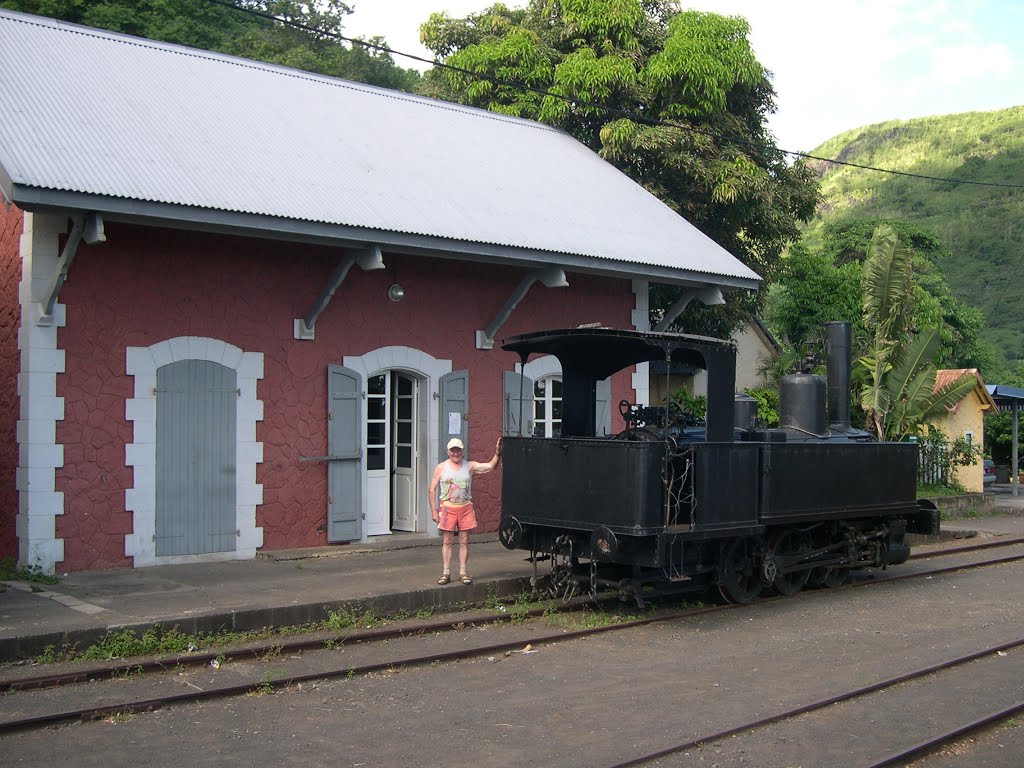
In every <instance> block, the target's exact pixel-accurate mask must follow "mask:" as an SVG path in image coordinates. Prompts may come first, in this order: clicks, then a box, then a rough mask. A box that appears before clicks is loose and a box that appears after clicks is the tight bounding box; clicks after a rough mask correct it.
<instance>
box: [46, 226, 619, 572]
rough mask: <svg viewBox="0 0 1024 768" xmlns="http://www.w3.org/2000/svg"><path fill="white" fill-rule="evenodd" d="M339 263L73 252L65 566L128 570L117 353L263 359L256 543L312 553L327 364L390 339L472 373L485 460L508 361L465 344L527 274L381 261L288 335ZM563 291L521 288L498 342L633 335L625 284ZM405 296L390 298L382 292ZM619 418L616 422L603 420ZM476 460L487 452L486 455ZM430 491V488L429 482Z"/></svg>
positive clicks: (483, 495) (317, 255) (127, 430)
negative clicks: (198, 345)
mask: <svg viewBox="0 0 1024 768" xmlns="http://www.w3.org/2000/svg"><path fill="white" fill-rule="evenodd" d="M340 256H341V254H340V252H339V251H337V250H335V249H329V248H321V247H314V246H299V245H294V244H288V243H277V242H271V241H260V240H247V239H241V238H231V237H221V236H212V235H200V234H193V233H187V232H177V231H169V230H168V231H164V230H152V229H146V228H140V227H130V226H127V225H108V226H107V242H105V243H102V244H98V245H95V246H85V245H82V246H81V247H80V249H79V252H78V256H77V257H76V260H75V263H74V266H73V267H72V270H71V273H70V275H69V278H68V282H67V283H66V284H65V286H64V288H63V289H62V291H61V296H60V301H61V302H62V303H63V304H65V306H66V307H67V326H66V327H64V328H62V329H60V331H59V335H58V345H59V347H61V348H62V349H64V350H65V351H66V366H65V367H66V372H65V373H64V374H61V375H58V377H57V394H58V395H59V396H62V397H64V399H65V401H64V402H65V420H64V421H63V422H58V425H57V441H58V442H59V443H63V444H64V463H65V465H64V467H63V468H62V469H58V470H57V490H59V491H63V492H64V507H65V514H64V515H63V516H62V517H60V518H58V520H57V535H58V536H59V537H63V538H64V540H65V541H64V551H65V560H64V562H63V563H62V564H58V569H59V570H61V571H71V570H81V569H91V568H110V567H118V566H129V565H131V561H130V558H126V557H125V556H124V534H126V533H129V532H130V531H131V515H130V513H128V512H126V511H125V504H124V491H125V489H126V488H129V487H131V486H132V484H133V483H132V476H131V468H129V467H126V466H125V444H126V443H130V442H132V425H131V423H130V422H128V421H126V419H125V400H126V399H128V398H130V397H132V395H133V391H132V388H133V380H132V378H131V377H129V376H128V375H127V374H126V373H125V348H126V347H129V346H139V347H144V346H149V345H151V344H155V343H157V342H159V341H163V340H165V339H168V338H172V337H176V336H209V337H213V338H217V339H221V340H223V341H226V342H228V343H231V344H234V345H236V346H238V347H240V348H241V349H243V350H244V351H246V352H262V353H263V354H264V356H265V357H264V378H263V379H262V380H261V381H260V382H259V383H258V388H257V396H258V397H259V399H261V400H262V401H263V404H264V419H263V421H262V422H260V423H259V424H258V425H257V434H256V439H257V440H260V441H262V442H263V463H262V464H261V465H259V466H258V468H257V477H256V481H257V482H258V483H262V484H263V504H262V505H261V506H260V507H258V508H257V518H256V524H257V525H258V526H262V527H263V532H264V549H280V548H291V547H308V546H318V545H323V544H326V543H327V539H326V530H325V529H326V506H327V504H326V489H327V474H326V467H325V466H324V465H323V464H321V463H311V462H301V461H300V460H299V459H300V458H301V457H303V456H318V455H323V454H324V453H326V447H327V437H326V424H327V422H326V413H327V405H326V389H327V374H326V367H327V365H328V364H341V363H342V359H343V357H344V356H345V355H363V354H365V353H367V352H369V351H371V350H373V349H376V348H378V347H382V346H388V345H402V346H407V347H414V348H417V349H420V350H423V351H424V352H427V353H428V354H430V355H433V356H434V357H436V358H444V359H450V360H451V361H452V368H453V370H459V369H462V368H466V369H468V370H469V386H470V414H469V434H470V440H471V444H472V446H474V447H476V450H474V457H476V458H482V459H485V460H486V459H487V458H489V457H490V453H489V451H490V446H492V445H493V444H494V441H495V440H496V439H497V437H498V435H499V434H500V432H501V373H502V371H505V370H511V369H512V367H513V365H514V364H515V362H517V360H518V358H517V356H515V355H512V354H509V353H506V352H503V351H501V350H500V349H495V350H491V351H481V350H477V349H476V348H475V336H474V333H475V331H476V330H477V329H480V328H484V327H486V326H487V324H488V323H489V322H490V321H491V320H492V319H493V317H494V315H495V314H496V313H497V311H498V310H499V309H500V307H501V306H502V305H503V303H504V302H505V301H506V299H507V298H508V296H509V294H510V293H511V292H512V290H513V289H514V288H515V287H516V285H517V284H518V283H519V281H520V279H521V278H522V276H523V271H522V270H518V269H512V268H508V267H499V266H488V265H484V264H476V263H471V262H464V261H446V260H438V259H430V258H425V257H418V256H405V255H396V254H390V253H387V252H385V254H384V261H385V263H386V264H387V269H384V270H378V271H374V272H363V271H362V270H360V269H358V268H353V269H352V270H351V271H350V272H349V274H348V277H347V278H346V280H345V282H344V284H343V285H342V286H341V288H340V289H339V290H338V292H337V293H336V294H335V296H334V298H333V299H332V301H331V303H330V304H329V306H328V307H327V309H326V310H325V311H324V313H323V314H322V315H321V316H320V318H319V320H318V321H317V325H316V340H315V341H296V340H294V339H293V338H292V323H293V319H294V318H296V317H301V316H302V315H303V314H305V312H306V311H307V310H308V308H309V306H310V305H311V304H312V302H313V301H314V299H315V298H316V297H317V295H318V294H319V292H320V290H321V289H322V287H323V285H324V283H325V282H326V280H327V277H328V275H329V274H330V272H331V270H332V269H333V268H334V266H335V265H336V263H337V261H338V259H339V258H340ZM569 281H570V287H569V288H562V289H544V288H542V287H540V286H539V285H538V286H536V287H534V288H532V289H531V291H530V293H529V294H528V295H527V296H526V298H525V299H524V300H523V301H522V302H521V303H520V305H519V306H518V308H517V309H516V311H515V312H514V313H513V315H512V317H511V318H510V319H509V321H508V322H507V323H506V324H505V325H504V327H502V329H501V331H500V333H499V336H501V337H504V336H509V335H513V334H516V333H523V332H527V331H534V330H540V329H542V328H545V327H561V326H575V325H578V324H580V323H588V322H601V323H603V324H606V325H611V326H618V327H629V323H630V312H631V310H632V307H633V303H634V298H633V294H632V292H631V287H630V282H629V281H628V280H625V279H622V280H619V279H614V280H613V279H608V278H597V277H588V276H582V275H576V274H570V275H569ZM395 282H397V283H400V284H401V285H402V286H403V287H404V288H405V298H404V299H403V300H402V301H401V302H399V303H395V302H392V301H389V300H388V299H387V289H388V286H389V285H391V284H392V283H395ZM626 397H629V398H632V390H631V388H630V382H629V376H628V374H620V375H619V376H617V377H616V379H615V380H614V381H613V388H612V402H613V403H616V402H618V401H619V400H620V399H622V398H626ZM615 418H617V417H614V416H613V419H615ZM485 454H486V455H485ZM424 493H425V487H424ZM474 498H475V499H476V500H477V501H478V516H479V520H480V523H481V528H480V530H482V531H493V530H495V529H496V527H497V523H498V518H499V515H500V510H499V508H498V499H499V498H500V472H498V473H496V474H493V475H489V476H487V477H484V478H481V479H480V481H479V482H478V483H477V484H476V485H475V486H474Z"/></svg>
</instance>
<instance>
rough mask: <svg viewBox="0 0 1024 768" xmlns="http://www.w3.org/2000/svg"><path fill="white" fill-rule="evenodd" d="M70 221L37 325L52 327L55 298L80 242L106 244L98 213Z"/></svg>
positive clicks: (42, 302) (58, 293)
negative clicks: (69, 229) (65, 239)
mask: <svg viewBox="0 0 1024 768" xmlns="http://www.w3.org/2000/svg"><path fill="white" fill-rule="evenodd" d="M72 220H73V221H74V225H73V226H72V227H71V234H69V235H68V239H67V242H66V243H64V250H63V251H61V253H60V258H59V259H57V268H56V269H55V270H54V274H53V277H51V278H50V284H49V285H48V286H47V287H46V292H45V293H43V298H42V300H41V301H40V302H39V320H38V321H37V323H38V324H39V325H44V326H49V325H53V308H54V306H55V305H56V304H57V296H59V295H60V289H61V286H63V285H64V281H65V280H66V279H67V277H68V270H69V269H71V264H72V263H73V262H74V260H75V254H76V253H77V252H78V246H79V245H80V244H81V242H82V241H83V240H85V242H86V245H93V244H95V243H103V242H106V239H107V236H106V234H105V233H104V231H103V217H102V216H100V215H99V214H98V213H80V214H78V215H76V216H73V217H72Z"/></svg>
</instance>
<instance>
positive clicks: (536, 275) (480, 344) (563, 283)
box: [476, 267, 569, 349]
mask: <svg viewBox="0 0 1024 768" xmlns="http://www.w3.org/2000/svg"><path fill="white" fill-rule="evenodd" d="M538 280H539V281H540V282H541V284H542V285H544V286H545V287H547V288H566V287H567V286H568V285H569V281H568V280H566V279H565V270H562V269H559V268H558V267H547V268H546V269H538V270H536V271H534V272H530V273H529V274H528V275H526V276H525V277H524V278H523V279H522V280H520V281H519V285H517V286H516V289H515V290H514V291H512V295H511V296H509V297H508V299H507V300H506V301H505V304H504V305H503V306H502V308H501V309H499V310H498V314H497V315H495V316H494V319H493V320H492V321H491V324H490V325H488V326H487V328H486V329H485V330H482V331H477V332H476V348H477V349H494V337H495V336H496V335H497V333H498V329H500V328H501V326H502V325H504V324H505V321H506V320H508V319H509V317H510V316H511V315H512V310H514V309H515V308H516V305H517V304H519V302H520V301H522V300H523V298H524V297H525V296H526V293H527V291H529V290H530V286H531V285H533V284H534V283H535V282H537V281H538Z"/></svg>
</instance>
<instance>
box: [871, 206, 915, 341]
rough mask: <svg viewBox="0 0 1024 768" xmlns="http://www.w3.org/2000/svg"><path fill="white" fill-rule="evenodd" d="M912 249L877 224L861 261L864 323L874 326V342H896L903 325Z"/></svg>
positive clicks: (889, 229) (910, 294) (909, 290)
mask: <svg viewBox="0 0 1024 768" xmlns="http://www.w3.org/2000/svg"><path fill="white" fill-rule="evenodd" d="M913 266H914V263H913V252H912V251H911V250H910V249H909V248H907V247H906V246H904V245H902V244H901V243H900V242H899V236H898V235H897V234H896V231H895V230H894V229H893V228H892V227H890V226H888V225H882V226H880V227H878V228H877V229H876V230H875V232H874V234H873V235H872V237H871V243H870V245H869V246H868V256H867V260H866V261H865V262H864V277H863V288H864V304H863V309H864V324H865V327H867V328H874V329H875V338H876V342H878V343H884V342H890V341H898V340H899V339H898V337H899V336H900V335H901V334H902V331H903V329H904V328H905V327H906V323H907V316H908V314H909V310H910V303H909V302H910V300H911V299H912V297H913V288H912V280H913Z"/></svg>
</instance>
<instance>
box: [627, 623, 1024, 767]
mask: <svg viewBox="0 0 1024 768" xmlns="http://www.w3.org/2000/svg"><path fill="white" fill-rule="evenodd" d="M1021 646H1024V637H1022V638H1018V639H1016V640H1012V641H1010V642H1006V643H1000V644H998V645H993V646H988V647H985V648H982V649H980V650H977V651H974V652H972V653H967V654H963V655H960V656H956V657H954V658H950V659H947V660H946V661H942V662H939V663H937V664H930V665H928V666H925V667H921V668H919V669H915V670H913V671H911V672H905V673H902V674H899V675H894V676H892V677H889V678H886V679H884V680H879V681H877V682H874V683H871V684H870V685H866V686H862V687H860V688H853V689H851V690H848V691H843V692H841V693H838V694H835V695H833V696H828V697H826V698H823V699H819V700H817V701H812V702H809V703H807V704H802V705H800V706H797V707H793V708H790V709H787V710H783V711H780V712H776V713H774V714H771V715H768V716H766V717H762V718H758V719H756V720H751V721H748V722H745V723H741V724H738V725H734V726H731V727H729V728H725V729H723V730H720V731H716V732H713V733H707V734H704V735H701V736H697V737H695V738H692V739H687V740H686V741H682V742H679V743H676V744H672V745H669V746H667V747H664V748H662V749H659V750H657V751H654V752H650V753H647V754H643V755H638V756H636V757H633V758H630V759H629V760H625V761H623V762H619V763H614V764H612V765H609V766H608V767H607V768H635V767H636V766H643V765H657V764H659V761H662V760H664V759H665V758H668V757H671V756H673V755H678V754H680V753H683V752H686V751H687V750H693V749H697V748H700V747H706V746H709V745H712V744H715V743H716V742H721V741H724V740H725V739H730V738H734V737H737V736H740V735H745V734H751V733H752V732H754V731H757V730H760V729H763V728H766V727H767V726H770V725H773V724H776V723H780V722H783V721H786V720H793V719H794V718H798V717H801V716H803V715H807V714H809V713H812V712H815V711H818V710H822V709H826V708H828V707H834V706H836V705H838V704H842V703H844V702H848V701H852V700H854V699H858V698H861V697H864V696H867V695H868V694H871V693H876V692H879V691H884V690H886V689H890V688H893V687H895V686H898V685H902V684H904V683H909V682H912V681H915V680H920V679H921V678H925V677H928V676H931V675H936V674H938V673H940V672H943V671H946V670H950V669H953V668H954V667H959V666H962V665H964V664H968V663H970V662H973V661H977V660H979V659H983V658H985V657H989V656H993V655H997V654H1005V653H1006V652H1007V651H1010V650H1014V649H1016V648H1019V647H1021ZM1021 711H1024V701H1017V702H1015V703H1014V704H1012V705H1010V706H1008V707H1001V708H999V709H997V710H995V711H993V712H989V713H987V714H985V715H984V716H982V717H980V718H977V719H975V720H972V721H970V722H967V723H961V724H956V725H954V726H952V727H948V728H947V729H946V730H944V731H941V732H939V733H936V734H933V735H931V736H929V737H928V738H927V739H924V740H921V741H918V742H915V743H913V744H910V745H908V746H905V747H900V748H898V749H896V750H893V751H891V752H890V753H889V754H886V755H884V756H883V757H881V758H876V759H873V760H872V761H871V762H869V763H866V764H864V765H863V766H862V768H883V766H892V765H900V764H903V763H905V762H907V761H909V760H912V759H914V758H917V757H919V756H921V755H923V754H926V753H928V752H931V751H933V750H935V749H937V748H939V747H941V746H943V745H945V744H948V743H950V742H952V741H955V740H957V739H960V738H962V737H964V736H966V735H969V734H971V733H974V732H976V731H979V730H981V729H983V728H986V727H988V726H990V725H992V724H994V723H998V722H1000V721H1003V720H1006V719H1007V718H1010V717H1012V716H1013V715H1015V714H1017V713H1018V712H1021ZM847 764H848V765H850V763H847Z"/></svg>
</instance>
